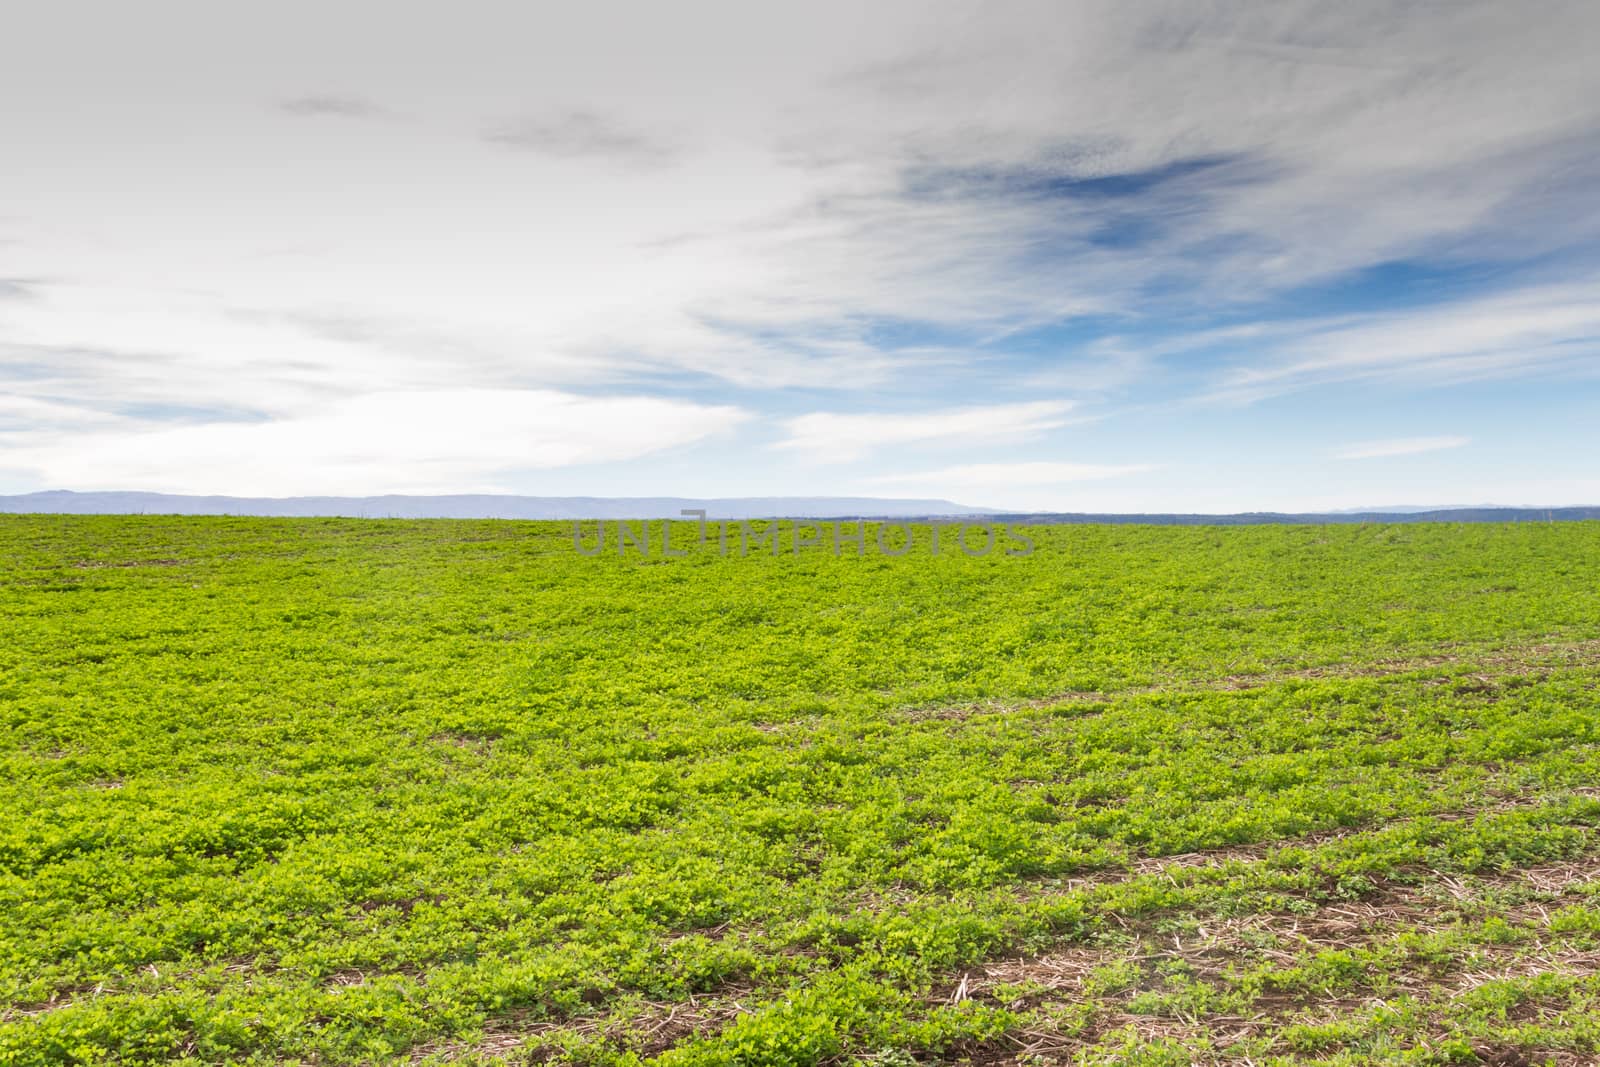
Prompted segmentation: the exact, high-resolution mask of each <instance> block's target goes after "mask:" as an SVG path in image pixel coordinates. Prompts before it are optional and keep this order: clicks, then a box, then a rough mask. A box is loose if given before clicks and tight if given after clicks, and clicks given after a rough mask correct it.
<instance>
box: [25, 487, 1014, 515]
mask: <svg viewBox="0 0 1600 1067" xmlns="http://www.w3.org/2000/svg"><path fill="white" fill-rule="evenodd" d="M685 508H703V509H705V512H706V515H707V517H708V518H713V519H761V518H768V517H770V516H774V515H778V516H783V517H784V518H797V519H813V518H840V517H852V518H853V517H857V516H861V517H866V518H926V517H933V516H956V515H988V514H993V511H992V509H985V508H971V507H965V506H963V505H961V504H952V503H951V502H950V501H948V500H891V499H880V498H877V497H857V496H773V497H728V498H709V499H699V498H692V497H676V496H651V497H601V496H497V495H490V494H481V495H462V496H400V495H394V496H289V497H243V496H179V495H175V494H170V493H73V492H68V491H66V490H54V491H51V492H45V493H24V494H22V495H21V496H0V512H12V513H17V512H33V513H48V514H62V515H260V516H268V517H283V518H309V517H313V516H346V517H351V518H364V519H676V518H681V517H682V516H681V512H682V511H683V510H684V509H685Z"/></svg>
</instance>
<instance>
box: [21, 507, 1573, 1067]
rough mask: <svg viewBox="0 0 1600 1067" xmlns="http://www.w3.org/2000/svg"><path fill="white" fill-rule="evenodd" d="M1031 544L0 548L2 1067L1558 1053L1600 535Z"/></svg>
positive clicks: (1481, 1058)
mask: <svg viewBox="0 0 1600 1067" xmlns="http://www.w3.org/2000/svg"><path fill="white" fill-rule="evenodd" d="M1032 536H1033V538H1034V540H1035V542H1036V546H1037V547H1036V550H1035V551H1034V553H1033V554H1032V555H1030V556H1027V557H1025V558H1017V557H1007V556H1005V555H1003V554H1001V553H1000V552H999V551H996V552H995V553H992V554H991V555H989V556H987V557H983V558H970V557H967V556H965V555H963V554H961V553H960V552H959V551H952V550H951V549H950V548H949V545H948V541H947V542H946V548H945V550H944V551H943V552H942V553H941V554H940V555H939V556H938V557H934V556H933V555H932V552H931V545H930V544H929V531H927V530H922V531H919V537H920V538H921V542H920V543H919V545H918V546H917V547H916V549H915V550H913V551H912V552H910V553H908V554H907V555H905V556H902V557H898V558H889V557H885V556H882V555H878V554H875V553H874V554H871V555H866V556H856V555H854V554H853V548H852V547H851V546H850V545H848V544H846V546H845V551H844V553H843V554H842V555H840V556H835V555H834V554H833V552H832V550H831V549H830V548H828V547H827V546H823V547H817V548H807V549H804V550H802V551H801V552H799V553H794V552H791V551H790V550H789V546H788V545H787V544H785V545H784V551H783V553H782V554H781V555H780V556H778V557H776V558H774V557H772V556H768V555H752V556H749V557H745V558H741V557H740V556H739V555H738V553H737V551H735V552H734V553H732V554H730V555H729V556H727V557H723V556H720V555H719V554H718V552H717V549H716V544H715V541H714V540H713V541H712V542H711V543H709V544H707V545H704V546H696V545H695V544H694V531H693V528H692V527H690V526H687V525H684V526H682V527H679V528H678V529H677V530H676V532H675V534H674V543H675V544H687V545H689V546H690V550H691V551H690V555H689V556H688V557H687V558H682V559H678V558H673V559H666V558H662V557H661V556H659V555H654V556H651V557H649V558H647V559H641V558H639V557H638V556H636V555H630V556H625V557H624V556H619V555H617V554H615V553H612V552H608V553H606V554H604V555H602V556H599V557H594V558H588V557H585V556H582V555H580V554H578V553H577V552H576V551H574V547H573V544H572V540H571V530H570V527H568V526H566V525H558V524H528V523H497V522H481V523H480V522H389V521H280V520H254V519H167V518H43V517H39V518H29V517H12V516H6V517H0V635H3V640H0V767H3V774H0V810H3V811H4V812H5V813H6V818H5V820H4V822H3V824H0V1004H3V1005H4V1007H3V1008H0V1013H3V1015H0V1064H35V1063H52V1064H65V1063H81V1064H101V1063H168V1062H189V1063H249V1062H259V1063H297V1062H298V1063H319V1064H346V1063H372V1064H378V1063H419V1064H421V1063H429V1064H442V1063H496V1062H505V1063H538V1062H547V1061H555V1060H570V1061H576V1062H581V1063H590V1064H615V1063H633V1062H637V1061H638V1060H641V1059H643V1060H658V1061H659V1062H661V1063H663V1064H674V1065H689V1064H739V1063H748V1064H757V1063H760V1064H790V1065H796V1067H800V1065H810V1064H840V1063H847V1062H861V1063H877V1064H911V1063H917V1062H920V1063H935V1062H959V1061H963V1060H966V1061H970V1062H973V1063H1010V1062H1015V1061H1019V1060H1020V1061H1023V1062H1029V1061H1030V1060H1031V1061H1037V1062H1107V1063H1138V1064H1168V1063H1172V1064H1181V1063H1191V1062H1206V1063H1210V1062H1229V1063H1241V1064H1244V1063H1253V1064H1266V1063H1290V1062H1307V1061H1314V1062H1327V1063H1349V1064H1356V1063H1374V1062H1378V1063H1448V1062H1481V1063H1492V1064H1502V1065H1510V1064H1532V1063H1543V1062H1555V1063H1563V1064H1578V1063H1592V1062H1595V1058H1596V1055H1597V1053H1600V836H1597V834H1600V747H1597V742H1600V695H1597V691H1596V685H1597V682H1600V578H1597V575H1600V527H1597V526H1596V525H1594V524H1557V525H1521V526H1442V525H1440V526H1434V525H1428V526H1398V527H1381V526H1349V527H1252V528H1230V529H1209V528H1172V527H1168V528H1142V527H1064V528H1054V529H1043V528H1040V529H1036V530H1034V531H1032ZM657 543H658V544H659V530H658V531H657ZM870 543H871V540H870V538H869V545H870Z"/></svg>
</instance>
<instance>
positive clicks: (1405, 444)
mask: <svg viewBox="0 0 1600 1067" xmlns="http://www.w3.org/2000/svg"><path fill="white" fill-rule="evenodd" d="M1471 443H1472V438H1470V437H1397V438H1394V439H1392V440H1388V441H1363V442H1361V443H1360V444H1354V445H1349V446H1347V447H1345V448H1341V449H1340V450H1339V451H1337V452H1335V453H1334V458H1335V459H1386V458H1388V457H1390V456H1413V455H1416V454H1418V453H1421V452H1442V451H1444V450H1445V449H1447V448H1461V447H1463V446H1464V445H1469V444H1471Z"/></svg>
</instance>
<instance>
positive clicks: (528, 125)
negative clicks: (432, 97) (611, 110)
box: [484, 111, 682, 167]
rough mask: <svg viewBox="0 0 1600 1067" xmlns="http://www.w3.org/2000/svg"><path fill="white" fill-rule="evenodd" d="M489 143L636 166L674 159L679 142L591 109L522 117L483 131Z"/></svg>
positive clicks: (660, 163)
mask: <svg viewBox="0 0 1600 1067" xmlns="http://www.w3.org/2000/svg"><path fill="white" fill-rule="evenodd" d="M484 140H486V141H489V142H490V143H492V144H498V145H503V146H505V147H507V148H514V149H516V150H518V151H521V152H530V153H533V154H535V155H541V156H550V157H553V158H556V159H605V160H611V161H614V162H618V163H623V164H627V165H630V166H635V167H659V166H665V165H666V164H669V163H671V162H673V161H674V160H675V159H676V158H677V157H678V156H679V155H680V154H681V152H682V146H681V145H678V144H674V143H672V142H670V141H668V140H666V139H664V138H661V137H659V136H657V135H655V134H651V133H648V132H645V131H643V130H638V129H634V128H632V127H629V126H627V125H625V124H624V123H622V122H620V121H618V120H616V119H612V118H607V117H606V116H604V115H599V114H596V113H594V112H591V111H569V112H567V113H566V114H564V115H557V116H553V117H533V118H523V119H518V120H515V121H512V122H507V123H504V124H502V125H500V126H496V127H494V128H493V129H491V130H489V131H488V132H487V133H485V134H484Z"/></svg>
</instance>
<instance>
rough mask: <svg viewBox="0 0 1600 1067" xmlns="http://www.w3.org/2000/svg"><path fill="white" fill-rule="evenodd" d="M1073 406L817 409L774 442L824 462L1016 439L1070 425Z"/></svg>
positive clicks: (1048, 403)
mask: <svg viewBox="0 0 1600 1067" xmlns="http://www.w3.org/2000/svg"><path fill="white" fill-rule="evenodd" d="M1071 407H1072V405H1071V404H1070V403H1068V402H1066V401H1061V400H1041V401H1035V402H1031V403H1025V404H995V405H990V406H987V407H968V408H951V409H947V410H944V411H927V412H919V413H916V414H910V415H905V414H891V413H886V412H878V413H866V414H851V415H839V414H833V413H830V412H815V413H813V414H810V415H801V416H799V417H798V418H793V419H789V420H787V422H786V423H785V428H786V429H787V431H788V434H789V436H788V437H786V438H785V439H784V440H782V441H779V442H778V443H777V444H776V445H775V446H774V447H776V448H782V449H790V450H793V451H797V452H801V453H804V455H805V456H806V457H807V458H809V459H813V460H818V461H821V462H827V463H842V462H845V461H848V460H854V459H859V458H861V457H862V456H865V455H868V454H870V453H871V452H873V451H874V450H876V449H880V448H885V447H889V446H893V445H915V444H929V443H932V442H939V443H943V444H945V445H952V446H972V445H993V444H1007V443H1015V442H1019V441H1026V440H1029V439H1031V438H1035V437H1038V436H1039V435H1040V434H1043V433H1045V432H1047V431H1049V430H1054V429H1056V428H1058V427H1061V426H1064V425H1066V423H1067V419H1066V414H1067V412H1068V411H1069V410H1071Z"/></svg>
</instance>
